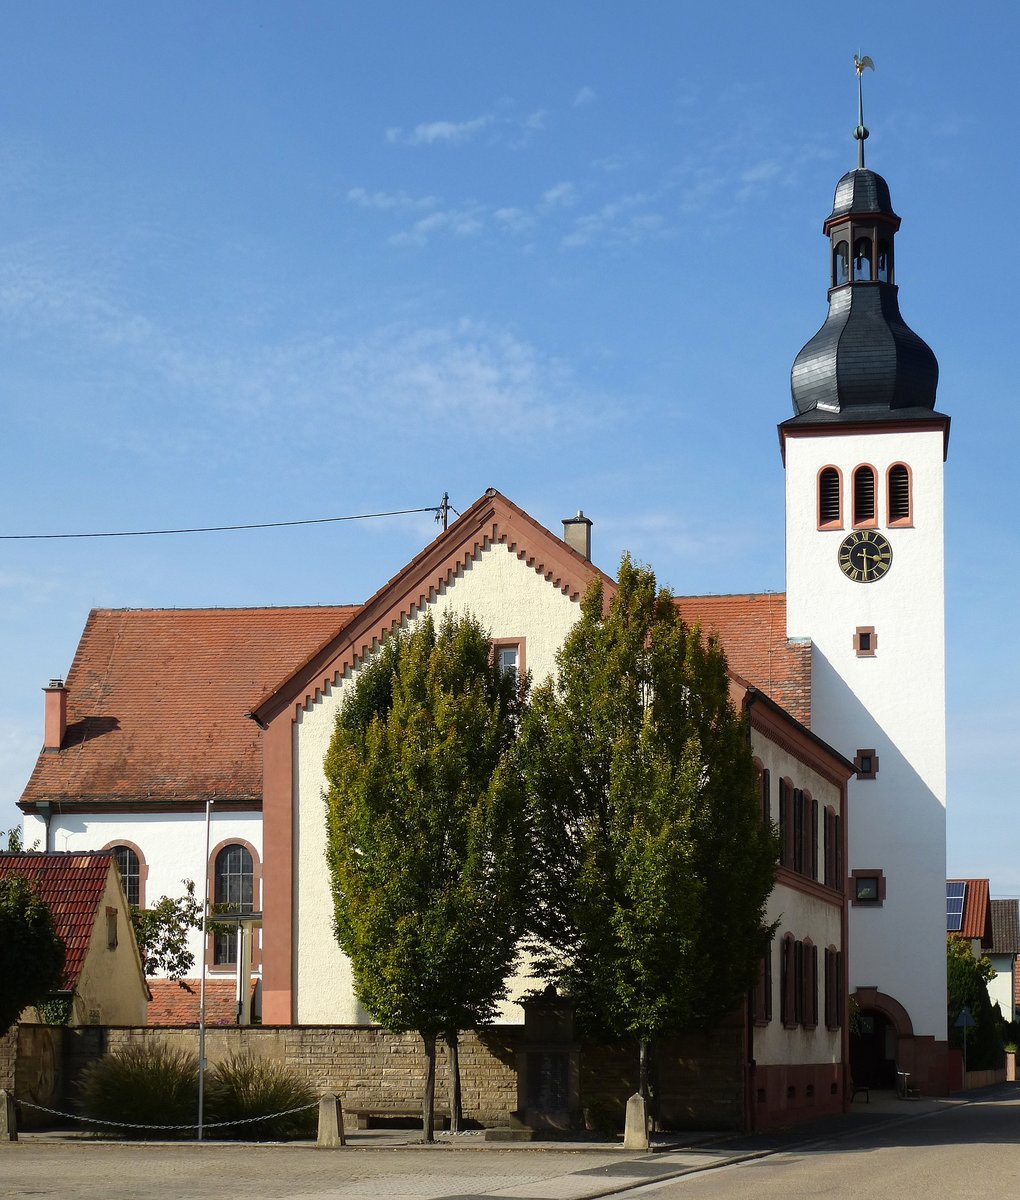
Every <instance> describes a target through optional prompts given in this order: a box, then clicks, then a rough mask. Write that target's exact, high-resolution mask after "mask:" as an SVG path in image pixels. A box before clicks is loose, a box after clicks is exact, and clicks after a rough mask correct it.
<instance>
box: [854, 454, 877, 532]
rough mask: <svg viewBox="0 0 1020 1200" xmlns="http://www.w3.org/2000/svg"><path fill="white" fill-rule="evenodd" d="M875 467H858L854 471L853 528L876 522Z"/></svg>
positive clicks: (868, 525)
mask: <svg viewBox="0 0 1020 1200" xmlns="http://www.w3.org/2000/svg"><path fill="white" fill-rule="evenodd" d="M875 492H876V487H875V468H874V467H869V466H862V467H858V468H857V469H856V471H854V528H855V529H861V528H866V527H870V526H873V525H876V524H877V521H878V518H877V510H876V508H875Z"/></svg>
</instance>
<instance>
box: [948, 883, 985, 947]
mask: <svg viewBox="0 0 1020 1200" xmlns="http://www.w3.org/2000/svg"><path fill="white" fill-rule="evenodd" d="M946 883H965V884H966V885H967V890H966V891H965V892H964V896H963V920H962V921H961V923H960V930H959V936H960V937H963V938H978V939H980V941H981V945H982V946H983V947H989V946H991V944H992V909H991V904H990V902H989V899H988V880H987V879H947V880H946Z"/></svg>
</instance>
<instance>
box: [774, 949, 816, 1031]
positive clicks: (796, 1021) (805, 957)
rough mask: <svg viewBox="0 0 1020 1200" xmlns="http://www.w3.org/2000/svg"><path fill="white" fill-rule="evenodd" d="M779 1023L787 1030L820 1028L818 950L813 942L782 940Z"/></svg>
mask: <svg viewBox="0 0 1020 1200" xmlns="http://www.w3.org/2000/svg"><path fill="white" fill-rule="evenodd" d="M780 1010H781V1011H780V1019H781V1020H782V1023H783V1026H784V1028H786V1029H796V1028H797V1026H798V1025H800V1026H803V1027H804V1028H805V1029H814V1027H815V1026H816V1025H817V1024H818V947H817V946H815V945H814V944H813V943H812V942H811V940H810V938H808V939H805V940H804V941H803V942H801V941H797V940H796V938H794V936H793V934H792V933H787V934H785V935H784V937H783V941H782V945H781V959H780Z"/></svg>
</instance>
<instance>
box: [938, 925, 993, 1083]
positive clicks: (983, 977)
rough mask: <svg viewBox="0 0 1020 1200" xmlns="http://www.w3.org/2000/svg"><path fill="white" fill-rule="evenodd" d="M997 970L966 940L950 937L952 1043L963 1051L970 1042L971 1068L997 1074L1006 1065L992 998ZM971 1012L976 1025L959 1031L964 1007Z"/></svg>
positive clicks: (948, 980) (948, 981) (948, 978)
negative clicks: (989, 991) (977, 956)
mask: <svg viewBox="0 0 1020 1200" xmlns="http://www.w3.org/2000/svg"><path fill="white" fill-rule="evenodd" d="M994 978H995V968H994V967H993V966H992V963H991V960H990V959H989V958H987V957H984V956H983V957H981V958H975V957H974V952H973V951H972V950H971V947H970V942H969V941H968V940H967V939H966V938H961V937H954V936H952V935H950V936H949V937H947V938H946V984H947V993H946V994H947V997H948V1012H947V1015H948V1018H949V1044H950V1045H951V1046H955V1047H957V1048H958V1049H962V1048H963V1039H964V1037H966V1039H967V1068H968V1070H971V1071H983V1070H987V1071H994V1070H997V1069H998V1068H999V1067H1001V1066H1002V1064H1003V1061H1004V1060H1003V1055H1004V1053H1005V1051H1004V1048H1003V1044H1002V1031H1001V1029H1000V1027H999V1022H998V1021H997V1020H996V1018H995V1013H994V1010H993V1008H992V1002H991V1000H990V999H989V996H988V984H989V983H990V982H991V980H993V979H994ZM964 1007H966V1008H968V1009H970V1015H971V1016H972V1017H973V1018H974V1022H975V1024H974V1026H973V1027H972V1028H970V1029H962V1028H957V1025H956V1019H957V1017H959V1015H960V1011H961V1010H962V1009H963V1008H964Z"/></svg>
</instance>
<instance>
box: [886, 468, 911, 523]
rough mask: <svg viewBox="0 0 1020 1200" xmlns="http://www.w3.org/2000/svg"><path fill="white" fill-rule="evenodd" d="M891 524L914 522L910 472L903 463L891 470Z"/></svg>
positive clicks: (889, 497)
mask: <svg viewBox="0 0 1020 1200" xmlns="http://www.w3.org/2000/svg"><path fill="white" fill-rule="evenodd" d="M888 484H889V496H888V504H889V524H890V525H909V524H910V523H911V522H912V520H913V515H914V514H913V511H912V505H911V495H910V470H909V468H907V467H906V466H905V465H904V464H903V463H894V464H893V465H892V466H891V467H890V468H889V478H888Z"/></svg>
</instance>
